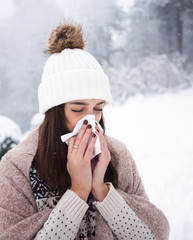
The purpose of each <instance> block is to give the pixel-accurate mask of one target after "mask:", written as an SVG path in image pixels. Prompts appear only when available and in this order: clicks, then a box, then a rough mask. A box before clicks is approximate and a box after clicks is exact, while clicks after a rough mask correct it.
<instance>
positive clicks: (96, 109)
mask: <svg viewBox="0 0 193 240" xmlns="http://www.w3.org/2000/svg"><path fill="white" fill-rule="evenodd" d="M71 110H72V111H73V112H82V111H83V110H84V109H81V110H75V109H71ZM94 110H95V111H99V112H102V111H103V109H98V108H94Z"/></svg>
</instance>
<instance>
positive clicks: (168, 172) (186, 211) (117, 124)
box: [104, 88, 193, 240]
mask: <svg viewBox="0 0 193 240" xmlns="http://www.w3.org/2000/svg"><path fill="white" fill-rule="evenodd" d="M104 116H105V122H106V133H107V135H110V136H113V137H116V138H118V139H119V140H121V141H123V142H124V143H125V144H126V145H127V147H128V148H129V150H130V152H131V154H132V155H133V157H134V159H135V161H136V164H137V167H138V170H139V173H140V176H141V178H142V181H143V183H144V186H145V190H146V192H147V194H148V196H149V198H150V200H151V201H152V202H153V203H154V204H155V205H156V206H157V207H158V208H160V209H161V210H162V211H163V212H164V213H165V215H166V216H167V218H168V220H169V223H170V239H171V240H185V239H186V240H190V239H191V240H192V239H193V88H192V89H187V90H181V91H179V92H178V93H170V94H163V95H156V96H148V97H147V96H146V97H145V96H141V95H138V96H136V97H132V98H130V99H129V100H128V102H127V103H126V104H124V105H121V106H114V107H108V106H107V107H106V108H105V109H104Z"/></svg>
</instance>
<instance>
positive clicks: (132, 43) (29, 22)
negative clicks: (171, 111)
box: [0, 0, 193, 131]
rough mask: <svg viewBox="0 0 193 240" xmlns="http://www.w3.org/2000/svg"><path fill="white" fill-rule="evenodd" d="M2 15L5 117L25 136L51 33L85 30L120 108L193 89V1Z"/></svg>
mask: <svg viewBox="0 0 193 240" xmlns="http://www.w3.org/2000/svg"><path fill="white" fill-rule="evenodd" d="M0 4H1V7H0V9H1V10H0V11H1V14H0V32H1V38H0V48H1V56H0V115H4V116H7V117H10V118H12V119H13V120H14V121H16V122H17V123H18V124H19V126H20V127H21V129H22V130H23V131H25V130H27V129H28V128H29V126H30V120H31V118H32V116H33V115H34V114H35V113H36V112H38V98H37V87H38V84H39V83H40V80H41V74H42V70H43V66H44V63H45V61H46V59H47V56H46V54H45V53H44V45H45V42H46V38H47V36H48V34H49V31H50V29H51V28H52V27H54V26H56V25H57V24H58V23H59V21H62V20H63V19H67V20H74V21H77V22H79V23H80V24H81V25H82V26H83V32H84V35H85V37H86V40H87V51H89V52H90V53H92V54H93V55H94V56H95V57H96V58H97V59H98V60H99V61H100V63H101V64H102V65H103V67H104V69H105V71H106V73H107V74H108V75H109V77H110V81H111V89H112V93H113V97H114V101H115V104H116V103H117V104H119V103H124V102H125V101H126V100H127V99H128V98H129V97H130V96H133V95H136V94H145V95H147V94H148V95H149V94H157V93H159V94H162V93H164V92H168V91H177V90H178V89H182V88H188V87H190V86H192V83H193V69H192V61H193V31H192V29H193V1H192V0H160V1H156V0H136V1H126V0H125V1H124V0H119V1H118V0H105V1H103V0H98V1H93V0H81V1H75V0H65V1H62V0H55V1H53V0H30V1H25V0H19V1H16V0H7V1H1V3H0Z"/></svg>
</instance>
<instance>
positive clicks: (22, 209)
mask: <svg viewBox="0 0 193 240" xmlns="http://www.w3.org/2000/svg"><path fill="white" fill-rule="evenodd" d="M106 140H107V144H108V148H109V150H110V151H111V152H112V153H113V154H114V156H115V158H113V159H112V162H113V164H114V166H115V168H116V170H117V172H118V177H119V185H118V189H117V191H118V192H119V193H120V194H121V195H122V197H123V198H124V199H125V201H126V202H127V204H128V205H129V206H130V207H131V208H132V209H133V211H134V212H135V213H136V214H137V215H138V217H139V218H140V219H141V220H142V221H143V222H144V223H146V224H147V225H148V226H149V228H150V229H151V230H152V232H153V234H154V236H155V237H156V239H157V240H167V239H168V238H169V224H168V221H167V219H166V217H165V216H164V214H163V212H162V211H161V210H160V209H158V208H157V207H156V206H155V205H153V204H152V203H151V202H150V200H149V198H148V196H147V194H146V193H145V190H144V186H143V183H142V181H141V178H140V177H139V173H138V170H137V168H136V164H135V162H134V160H133V157H132V155H131V154H130V152H129V151H128V150H127V148H126V146H125V145H124V144H123V143H121V142H120V141H118V140H115V139H113V138H111V137H106ZM37 142H38V129H35V130H34V131H33V132H32V133H31V134H30V135H29V137H28V138H27V139H26V140H24V141H23V142H22V143H20V144H19V145H18V146H17V147H15V148H14V149H12V150H10V151H9V152H8V153H7V154H5V156H4V157H3V158H2V160H1V162H0V240H30V239H33V238H34V237H35V235H36V233H37V232H38V231H39V230H40V229H41V228H42V226H43V224H44V222H45V221H46V220H47V219H48V217H49V214H50V212H51V209H47V210H43V211H40V212H38V209H37V206H36V203H35V200H34V196H33V192H32V187H31V184H30V180H29V171H30V166H31V163H32V160H33V158H34V155H35V153H36V149H37ZM76 239H78V237H77V238H76ZM95 239H96V240H103V239H105V240H113V239H116V238H115V236H114V235H113V233H112V231H111V229H110V227H109V226H108V225H107V223H106V222H105V220H104V219H103V217H102V216H101V214H100V213H99V212H98V215H97V225H96V235H95Z"/></svg>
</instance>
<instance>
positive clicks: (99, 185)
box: [92, 125, 111, 201]
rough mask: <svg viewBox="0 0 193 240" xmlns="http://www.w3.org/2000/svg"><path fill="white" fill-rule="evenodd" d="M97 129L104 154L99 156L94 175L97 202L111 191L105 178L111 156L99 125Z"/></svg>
mask: <svg viewBox="0 0 193 240" xmlns="http://www.w3.org/2000/svg"><path fill="white" fill-rule="evenodd" d="M95 128H96V130H97V131H96V134H97V135H98V137H99V140H100V144H101V151H102V152H101V153H100V154H99V156H98V162H97V163H96V165H95V167H94V170H93V174H92V194H93V196H94V197H95V199H96V200H98V201H103V200H104V198H105V197H106V195H107V194H108V191H109V188H108V187H107V185H106V184H105V183H104V176H105V172H106V170H107V166H108V164H109V162H110V159H111V155H110V152H109V150H108V147H107V143H106V140H105V137H104V135H103V133H102V132H101V131H100V129H99V127H98V126H97V125H96V127H95Z"/></svg>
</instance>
